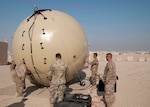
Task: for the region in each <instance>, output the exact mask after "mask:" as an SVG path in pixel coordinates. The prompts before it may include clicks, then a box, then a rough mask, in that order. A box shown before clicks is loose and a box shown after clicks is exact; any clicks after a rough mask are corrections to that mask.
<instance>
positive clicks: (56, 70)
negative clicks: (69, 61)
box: [48, 53, 68, 107]
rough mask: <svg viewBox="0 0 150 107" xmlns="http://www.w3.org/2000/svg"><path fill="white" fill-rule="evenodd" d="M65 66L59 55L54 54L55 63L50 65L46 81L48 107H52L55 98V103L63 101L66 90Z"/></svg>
mask: <svg viewBox="0 0 150 107" xmlns="http://www.w3.org/2000/svg"><path fill="white" fill-rule="evenodd" d="M67 72H68V70H67V65H66V64H65V63H64V62H63V61H62V60H61V54H60V53H57V54H56V62H55V63H54V64H52V65H51V67H50V70H49V73H48V79H49V84H50V89H49V92H50V107H53V104H54V102H55V101H56V98H58V100H57V102H60V101H62V100H63V97H64V91H65V89H66V85H65V84H66V76H67Z"/></svg>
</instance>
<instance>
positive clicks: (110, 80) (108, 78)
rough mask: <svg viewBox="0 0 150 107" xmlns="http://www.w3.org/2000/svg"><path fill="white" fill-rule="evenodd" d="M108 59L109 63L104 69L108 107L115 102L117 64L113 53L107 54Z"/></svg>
mask: <svg viewBox="0 0 150 107" xmlns="http://www.w3.org/2000/svg"><path fill="white" fill-rule="evenodd" d="M106 60H107V61H108V63H107V64H106V66H105V70H104V76H103V79H104V84H105V100H106V105H107V107H114V102H115V94H114V89H115V87H114V86H115V82H116V65H115V63H114V62H113V61H112V54H111V53H107V54H106Z"/></svg>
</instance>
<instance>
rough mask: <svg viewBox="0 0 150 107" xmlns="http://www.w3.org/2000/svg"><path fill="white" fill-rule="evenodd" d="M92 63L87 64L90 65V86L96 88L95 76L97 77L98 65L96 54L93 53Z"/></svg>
mask: <svg viewBox="0 0 150 107" xmlns="http://www.w3.org/2000/svg"><path fill="white" fill-rule="evenodd" d="M93 58H94V59H93V61H92V62H90V63H89V64H90V65H91V69H90V70H91V78H90V79H91V84H92V85H93V86H96V76H97V70H98V64H99V61H98V59H97V53H94V54H93Z"/></svg>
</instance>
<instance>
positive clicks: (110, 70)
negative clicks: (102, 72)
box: [108, 63, 116, 82]
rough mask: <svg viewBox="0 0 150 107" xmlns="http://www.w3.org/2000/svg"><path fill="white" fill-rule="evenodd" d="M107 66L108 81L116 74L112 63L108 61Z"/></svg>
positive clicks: (113, 78)
mask: <svg viewBox="0 0 150 107" xmlns="http://www.w3.org/2000/svg"><path fill="white" fill-rule="evenodd" d="M108 68H109V71H108V72H109V73H108V77H109V79H108V82H109V81H111V80H115V79H116V75H115V71H114V66H113V64H112V63H108Z"/></svg>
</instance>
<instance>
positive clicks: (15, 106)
mask: <svg viewBox="0 0 150 107" xmlns="http://www.w3.org/2000/svg"><path fill="white" fill-rule="evenodd" d="M26 100H27V99H26V98H23V99H22V100H21V101H20V102H18V103H14V104H11V105H8V106H6V107H24V106H25V104H24V102H25V101H26Z"/></svg>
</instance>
